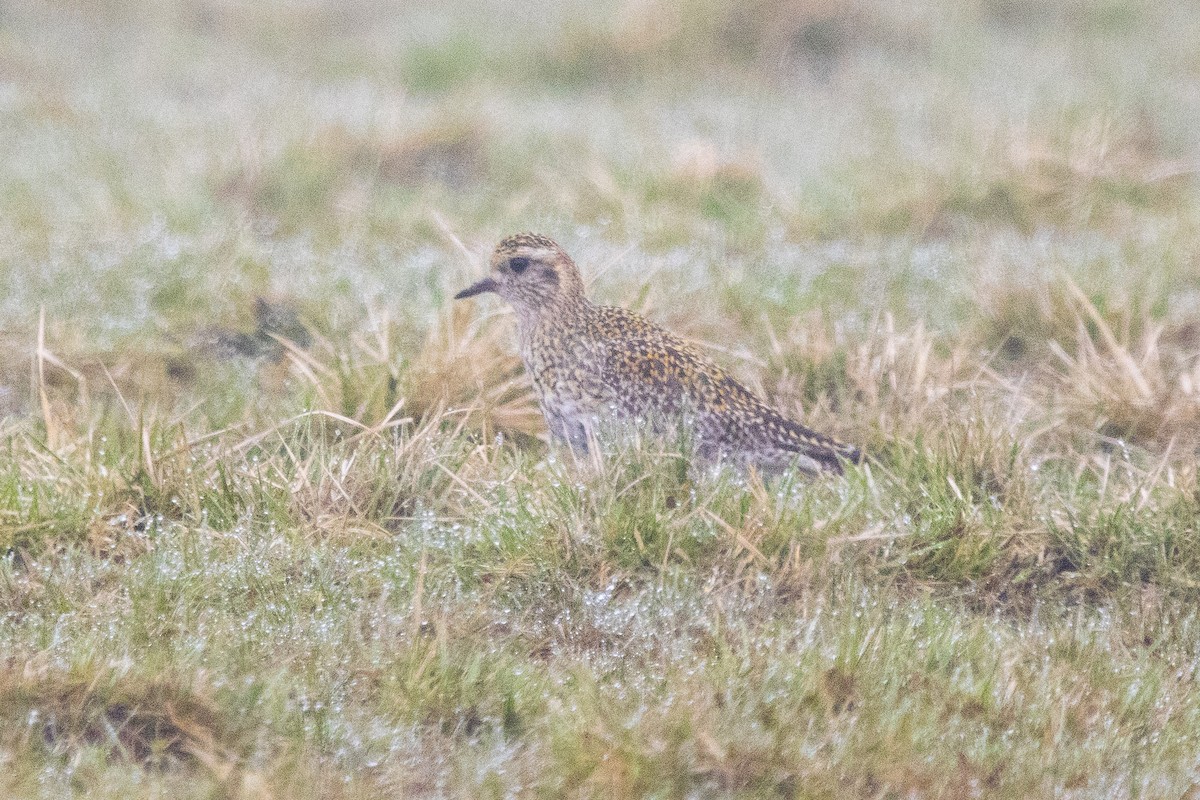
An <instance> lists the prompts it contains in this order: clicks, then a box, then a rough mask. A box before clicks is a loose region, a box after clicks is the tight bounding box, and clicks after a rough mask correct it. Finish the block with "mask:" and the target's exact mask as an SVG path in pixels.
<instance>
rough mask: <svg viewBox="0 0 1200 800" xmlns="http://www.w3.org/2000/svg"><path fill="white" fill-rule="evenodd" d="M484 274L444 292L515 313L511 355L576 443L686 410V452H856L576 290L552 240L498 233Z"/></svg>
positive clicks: (800, 455) (661, 333)
mask: <svg viewBox="0 0 1200 800" xmlns="http://www.w3.org/2000/svg"><path fill="white" fill-rule="evenodd" d="M490 266H491V274H489V275H488V277H486V278H484V279H483V280H481V281H479V282H478V283H476V284H474V285H473V286H471V287H470V288H468V289H464V290H463V291H461V292H459V293H458V294H457V295H455V299H461V298H464V297H471V296H474V295H477V294H480V293H481V292H495V293H497V294H499V295H500V296H501V297H503V298H504V299H505V300H507V301H508V302H509V303H510V304H512V306H513V308H514V309H515V311H516V314H517V321H518V335H519V340H520V341H519V344H520V351H521V357H522V359H523V360H524V362H525V367H526V369H527V370H528V372H529V376H530V378H531V379H532V380H533V385H534V389H535V390H536V391H537V395H538V399H539V402H540V403H541V407H542V412H543V413H544V414H545V416H546V422H547V424H548V425H549V426H550V430H551V432H552V433H553V434H554V435H555V436H557V437H559V438H561V439H564V440H566V441H567V442H569V443H570V444H571V445H572V446H573V447H576V448H586V447H587V442H588V440H589V438H591V437H592V436H594V435H596V431H597V429H598V426H599V427H600V428H603V427H604V425H603V423H606V422H611V421H618V420H639V419H650V418H655V419H670V418H678V417H680V416H681V415H685V414H686V415H687V416H688V417H689V419H690V420H691V421H692V423H693V429H694V432H695V435H696V438H697V444H698V452H699V453H700V454H701V455H703V456H705V457H706V458H710V459H714V460H715V459H718V458H726V459H730V460H733V461H736V462H739V463H743V464H750V465H754V466H756V467H758V468H759V469H763V470H767V471H771V472H775V471H779V470H782V469H785V468H787V467H788V466H792V465H794V466H798V467H800V468H802V469H805V470H808V471H810V472H815V471H818V470H832V471H836V472H840V471H841V468H842V463H843V461H854V462H857V461H859V460H860V459H861V454H860V453H859V451H858V450H857V449H856V448H854V447H852V446H850V445H847V444H843V443H842V442H839V441H837V440H835V439H833V438H831V437H828V436H825V435H823V434H820V433H817V432H816V431H813V430H810V429H808V428H806V427H804V426H803V425H801V424H799V423H798V422H793V421H792V420H790V419H787V418H786V417H784V416H783V415H781V414H780V413H779V412H777V411H775V410H774V409H772V408H771V407H770V406H768V405H766V403H764V402H763V401H762V400H760V399H759V398H758V397H756V396H755V395H754V393H753V392H751V391H750V390H749V389H747V388H746V387H745V386H743V385H742V384H741V383H739V382H738V381H737V380H735V379H734V378H732V377H731V376H729V375H728V374H727V373H726V372H725V371H724V370H723V369H721V368H720V367H719V366H717V365H716V364H715V363H714V362H712V361H711V360H710V359H708V358H707V357H705V356H704V355H702V354H700V353H699V352H697V351H696V350H695V349H694V348H692V347H691V346H690V345H688V344H687V343H686V342H684V341H683V340H682V339H680V338H679V337H677V336H675V335H674V334H672V333H670V332H669V331H667V330H665V329H664V328H662V327H660V326H658V325H655V324H654V323H653V322H650V321H648V320H646V319H644V318H642V317H639V316H638V315H637V314H634V313H633V312H631V311H627V310H625V309H623V308H611V307H607V306H597V305H595V304H593V303H591V302H590V301H589V300H588V299H587V298H586V296H585V295H584V287H583V280H582V278H581V277H580V275H579V268H578V267H576V266H575V262H574V261H572V260H571V257H570V256H568V255H567V254H566V252H565V251H563V249H562V248H561V247H559V246H558V244H557V243H555V242H554V240H552V239H550V238H548V237H546V236H541V235H538V234H532V233H521V234H517V235H516V236H510V237H508V238H507V239H504V240H503V241H502V242H500V244H498V245H497V246H496V249H495V250H494V251H493V252H492V257H491V259H490Z"/></svg>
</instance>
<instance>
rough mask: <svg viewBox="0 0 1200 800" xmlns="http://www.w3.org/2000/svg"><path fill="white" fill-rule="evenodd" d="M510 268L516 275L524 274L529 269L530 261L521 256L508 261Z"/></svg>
mask: <svg viewBox="0 0 1200 800" xmlns="http://www.w3.org/2000/svg"><path fill="white" fill-rule="evenodd" d="M508 268H509V269H511V270H512V271H513V274H514V275H520V274H521V273H522V272H524V271H525V270H527V269H529V259H528V258H521V257H520V256H518V257H517V258H511V259H509V261H508Z"/></svg>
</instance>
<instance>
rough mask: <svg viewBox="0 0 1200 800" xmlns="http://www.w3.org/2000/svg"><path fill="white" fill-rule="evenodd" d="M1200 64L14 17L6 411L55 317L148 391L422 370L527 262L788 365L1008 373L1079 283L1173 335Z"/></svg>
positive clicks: (676, 16)
mask: <svg viewBox="0 0 1200 800" xmlns="http://www.w3.org/2000/svg"><path fill="white" fill-rule="evenodd" d="M1197 42H1200V11H1198V10H1196V8H1195V7H1194V6H1192V5H1190V4H1186V3H1185V4H1179V3H1171V2H1155V1H1153V0H1148V1H1145V2H1141V1H1138V2H1135V1H1134V0H1095V1H1094V2H1092V1H1085V0H1037V1H1036V2H1035V1H1034V0H945V1H943V2H913V3H907V2H904V3H902V2H885V1H881V2H869V1H867V0H858V1H855V0H851V1H849V2H831V1H828V0H792V1H790V2H789V1H788V0H752V1H751V2H726V1H725V0H662V1H661V2H652V1H651V0H617V1H614V2H575V1H574V0H568V1H567V2H555V3H531V2H519V3H518V2H512V3H504V2H482V3H480V2H472V3H465V2H463V3H456V2H438V3H386V2H382V1H377V0H350V2H316V1H311V2H310V1H305V0H267V2H256V3H237V2H224V1H223V0H199V1H198V2H170V1H168V2H145V3H139V2H132V1H129V0H109V1H105V0H100V1H99V2H82V1H75V0H65V1H63V2H20V1H19V0H15V1H10V2H5V3H3V4H2V5H0V137H2V139H3V153H4V157H3V159H0V322H2V323H3V331H4V335H5V336H7V337H8V338H9V339H10V340H12V341H13V342H17V343H19V345H20V346H19V347H18V351H19V352H20V357H19V358H17V357H15V356H10V357H9V362H10V363H7V364H2V365H0V385H3V386H4V387H5V388H4V394H3V397H2V398H0V400H3V402H5V403H6V404H7V407H8V408H9V409H10V410H19V409H21V408H24V407H26V406H27V403H26V395H27V392H25V391H24V389H23V386H24V383H25V382H26V381H27V379H28V378H27V376H28V351H29V347H30V346H32V344H33V335H34V334H33V332H34V330H35V329H36V327H37V324H38V317H39V313H41V312H42V311H44V314H45V331H44V339H45V341H46V342H48V343H52V349H53V350H54V352H56V353H58V354H59V356H60V357H62V358H66V357H67V356H68V355H71V356H74V357H76V358H77V362H76V367H75V368H76V369H77V370H85V365H84V361H86V360H87V358H90V357H91V356H98V357H99V358H100V359H101V360H106V362H107V364H108V366H109V367H110V369H116V373H115V374H116V375H117V377H118V378H121V379H126V378H127V379H128V380H130V381H132V382H133V383H135V384H138V385H151V389H150V391H158V390H159V389H161V388H163V387H164V386H167V387H175V388H177V386H176V385H177V384H183V385H185V386H186V385H188V384H189V382H193V383H194V381H195V380H196V374H197V370H198V369H200V370H201V371H203V369H204V368H205V367H204V365H205V364H207V363H209V362H214V363H219V362H224V361H227V360H229V359H230V358H234V359H236V358H240V357H250V358H255V357H259V356H262V355H263V354H264V352H266V353H267V354H268V355H270V354H274V355H275V356H278V355H279V350H278V345H277V340H278V338H279V337H283V338H287V339H289V340H293V341H297V342H299V343H300V344H301V345H303V346H308V345H309V344H311V342H312V341H313V339H312V337H313V335H314V334H316V335H317V336H318V337H324V338H323V339H320V341H326V342H332V343H333V344H332V345H331V349H332V350H333V351H337V350H338V349H339V348H340V347H341V345H340V344H339V342H345V341H347V340H348V339H350V338H352V337H353V336H354V335H356V334H364V335H366V334H372V335H374V333H377V332H378V329H379V325H380V324H384V325H385V327H386V328H387V329H388V331H389V337H390V338H389V347H391V348H393V352H392V354H391V355H389V356H388V358H387V359H385V360H388V359H390V360H391V361H394V362H397V363H398V362H401V361H405V360H406V359H410V360H411V359H413V358H416V354H417V353H418V352H420V351H422V349H423V348H425V346H426V345H427V344H428V337H429V335H430V331H431V330H433V329H434V327H435V326H436V325H437V324H438V320H439V315H442V314H444V313H448V312H444V308H445V306H446V305H447V298H448V297H449V295H450V294H452V293H453V291H454V290H455V289H457V288H458V287H461V286H463V285H465V283H466V282H467V281H469V280H471V279H473V277H475V276H477V274H478V273H479V272H480V271H481V270H482V269H483V266H482V262H481V257H482V255H483V254H484V253H486V251H487V249H488V248H489V247H490V245H491V244H492V243H493V242H494V241H495V240H497V239H498V238H499V237H500V236H502V235H505V234H508V233H512V232H514V231H518V230H527V229H529V230H537V231H541V232H544V233H547V234H550V235H552V236H554V237H556V238H558V239H559V240H560V241H561V242H562V243H563V244H564V246H565V247H567V249H568V250H569V251H570V252H572V253H573V254H574V255H575V256H576V258H577V260H578V261H579V262H580V263H581V264H582V265H583V267H584V270H585V272H586V273H588V274H589V275H591V276H593V277H597V276H598V280H597V281H596V285H595V291H596V293H597V296H598V297H600V299H602V300H606V301H612V302H622V303H626V304H633V305H635V306H637V307H638V308H640V309H641V310H643V311H645V312H647V313H651V314H652V315H654V316H657V317H658V318H660V319H664V320H665V321H667V322H668V323H670V324H672V325H674V326H675V327H677V328H681V329H682V330H683V332H685V333H687V334H688V335H691V336H694V337H695V338H697V339H700V340H704V341H719V340H727V339H728V338H729V337H733V338H734V340H735V341H739V342H742V343H744V345H745V351H744V354H745V355H746V358H747V359H751V357H750V355H749V354H751V353H758V354H759V355H760V357H766V358H769V359H771V361H770V362H769V363H768V366H779V364H780V363H781V361H780V360H781V359H783V360H786V358H784V357H783V356H778V357H777V356H775V355H770V354H771V353H772V352H774V351H778V350H779V347H778V346H777V342H776V343H773V340H772V335H773V334H772V333H771V331H772V330H774V331H775V332H776V333H778V332H779V331H780V330H784V331H785V332H786V329H787V328H788V327H789V325H791V322H789V321H790V320H794V319H796V318H797V317H798V316H804V315H808V316H804V318H805V319H809V320H811V319H812V318H813V317H812V315H814V314H816V315H819V317H820V319H819V321H818V322H819V324H818V325H817V328H818V329H820V330H822V331H825V332H826V333H827V334H828V337H832V338H831V339H830V341H831V342H833V343H832V344H830V345H829V348H827V349H830V348H832V349H831V352H832V350H836V348H837V347H838V344H837V341H844V340H837V336H840V335H842V334H844V333H845V332H847V331H849V332H850V335H852V336H853V335H854V332H855V331H858V332H861V331H863V330H866V329H868V328H871V326H873V325H876V324H877V323H878V321H879V319H880V318H881V315H884V314H886V315H888V316H889V317H890V318H894V319H895V320H896V324H897V325H900V326H901V327H904V326H908V325H912V324H914V323H916V322H921V323H922V324H924V325H927V326H929V327H930V328H932V329H933V330H935V331H938V332H940V333H945V334H950V335H952V336H961V337H965V340H968V341H970V342H972V343H973V344H976V345H978V348H979V351H978V352H980V353H983V354H984V355H985V357H990V356H989V355H988V354H994V353H1001V354H1002V355H1004V356H1007V357H1013V358H1018V359H1019V358H1022V357H1024V356H1027V355H1029V353H1030V352H1032V351H1035V350H1036V349H1037V347H1038V344H1039V342H1042V341H1043V340H1045V339H1046V338H1047V337H1051V338H1052V337H1053V336H1054V335H1055V334H1056V333H1057V331H1056V326H1057V325H1059V324H1060V322H1061V324H1062V325H1063V326H1065V328H1066V335H1067V336H1068V337H1072V336H1074V332H1073V326H1074V319H1075V317H1077V316H1078V315H1077V314H1076V315H1068V317H1069V319H1067V320H1066V321H1062V320H1057V318H1056V316H1055V314H1056V312H1055V307H1056V306H1055V304H1056V303H1059V300H1056V299H1055V298H1056V297H1057V295H1055V294H1054V293H1055V292H1056V291H1057V292H1059V294H1060V295H1062V294H1063V292H1065V291H1066V290H1064V289H1062V288H1061V287H1058V288H1056V287H1055V286H1054V285H1052V284H1053V282H1054V281H1053V278H1054V276H1061V275H1066V276H1069V278H1070V280H1071V281H1072V282H1073V283H1075V284H1077V285H1078V286H1079V287H1082V291H1083V292H1084V293H1085V294H1086V295H1087V296H1089V297H1090V298H1091V300H1092V303H1093V304H1094V305H1095V308H1096V309H1097V310H1098V311H1099V312H1100V313H1101V314H1102V315H1109V314H1115V316H1113V317H1112V319H1111V320H1110V321H1111V322H1112V324H1113V325H1116V326H1117V327H1120V326H1121V325H1124V326H1125V328H1126V329H1131V330H1132V333H1131V335H1136V334H1137V332H1138V331H1137V330H1136V329H1138V328H1139V326H1141V325H1143V323H1144V321H1145V320H1146V319H1148V318H1151V319H1155V320H1159V321H1161V322H1162V323H1163V324H1165V325H1167V326H1168V327H1169V328H1170V329H1171V330H1172V331H1175V332H1177V333H1179V335H1180V336H1185V338H1186V336H1190V330H1191V329H1190V328H1188V325H1189V324H1190V323H1189V321H1190V320H1192V319H1194V316H1195V311H1196V300H1197V291H1198V287H1200V284H1198V282H1197V277H1196V272H1197V265H1196V258H1197V253H1198V252H1200V247H1198V244H1200V239H1198V238H1197V234H1196V226H1197V222H1198V221H1200V220H1198V217H1197V213H1196V203H1195V200H1196V196H1197V193H1196V180H1195V177H1196V169H1197V163H1198V158H1200V126H1198V125H1197V124H1196V121H1197V120H1200V48H1198V47H1197V44H1196V43H1197ZM1063 297H1066V295H1063ZM1060 299H1061V298H1060ZM668 300H669V302H665V301H668ZM1062 302H1072V301H1070V298H1067V299H1066V300H1062ZM1059 304H1061V303H1059ZM1118 312H1120V313H1118ZM1085 316H1086V315H1085ZM380 320H384V321H385V323H380ZM456 324H457V323H456ZM731 325H732V326H733V328H732V329H731V328H730V326H731ZM451 327H453V326H451ZM776 338H778V336H776ZM500 342H502V340H500ZM500 342H498V343H497V347H498V348H499V349H498V350H497V353H500V354H501V355H497V356H496V357H498V358H499V357H502V356H503V357H509V356H510V355H511V348H510V350H509V351H505V350H504V347H503V346H502V344H501V343H500ZM342 349H344V348H342ZM819 349H820V348H814V346H811V343H810V345H809V346H806V348H802V350H803V353H802V357H800V361H803V362H804V364H807V365H808V366H809V367H811V366H812V364H811V363H810V362H813V361H814V360H815V361H820V360H821V358H822V356H821V352H818V351H819ZM764 353H766V354H767V355H766V356H763V354H764ZM393 356H394V358H393ZM739 358H740V357H739V356H738V355H737V354H734V361H735V363H738V364H742V363H743V362H742V361H741V360H739ZM510 366H511V364H510ZM743 366H745V369H746V371H747V372H748V373H750V374H752V375H753V374H758V373H760V372H761V371H762V367H763V363H762V362H761V361H754V360H753V359H751V360H749V361H746V362H745V364H744V365H743ZM784 366H786V364H785V365H784ZM817 366H820V365H819V364H818V365H817ZM806 368H807V367H806ZM239 370H241V367H239V368H238V370H235V371H239ZM50 371H51V373H55V374H57V371H56V369H55V368H54V367H53V365H52V366H51V367H50ZM391 371H392V373H394V374H393V375H392V379H393V382H394V381H395V380H400V381H401V382H403V373H404V369H403V368H402V367H401V366H397V364H393V365H392V367H391ZM768 371H770V370H768ZM135 372H136V373H137V375H136V376H134V373H135ZM810 372H811V370H810ZM816 372H817V373H820V370H819V369H818V370H817V371H816ZM505 374H508V373H505ZM814 374H815V373H814ZM821 374H823V373H821ZM51 377H53V376H51ZM60 377H61V378H62V381H63V382H64V385H68V386H73V385H74V383H75V379H74V378H72V377H69V376H66V375H61V376H60ZM818 378H820V375H818ZM97 383H99V384H106V383H107V381H106V380H104V379H100V380H97V381H93V388H95V384H97ZM14 387H17V388H14ZM784 388H786V387H784ZM810 388H812V387H810ZM813 392H815V393H816V394H818V395H819V394H820V387H816V388H815V389H813ZM206 402H208V401H206ZM380 402H383V401H380ZM351 406H353V403H351ZM206 408H207V409H208V412H209V413H210V414H213V415H215V417H214V418H216V417H235V416H237V414H239V413H240V410H241V406H240V405H239V402H234V401H231V404H230V405H229V408H226V409H225V410H224V411H222V410H221V409H220V408H217V407H216V406H214V405H212V403H209V404H208V405H207V406H206ZM531 419H533V420H534V422H536V418H535V417H531ZM217 421H220V420H217ZM531 424H534V423H531Z"/></svg>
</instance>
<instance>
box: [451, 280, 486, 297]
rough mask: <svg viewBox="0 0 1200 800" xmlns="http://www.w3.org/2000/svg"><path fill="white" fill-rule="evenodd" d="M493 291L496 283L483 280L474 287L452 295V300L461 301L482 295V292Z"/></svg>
mask: <svg viewBox="0 0 1200 800" xmlns="http://www.w3.org/2000/svg"><path fill="white" fill-rule="evenodd" d="M494 291H496V282H495V281H494V280H492V279H491V278H484V279H483V280H481V281H480V282H479V283H477V284H475V285H474V286H468V287H467V288H466V289H463V290H462V291H461V292H459V293H458V294H456V295H454V299H455V300H462V299H464V298H467V297H474V296H475V295H477V294H483V293H484V292H494Z"/></svg>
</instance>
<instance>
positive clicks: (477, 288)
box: [454, 233, 583, 317]
mask: <svg viewBox="0 0 1200 800" xmlns="http://www.w3.org/2000/svg"><path fill="white" fill-rule="evenodd" d="M489 264H490V266H491V273H490V274H489V275H488V276H487V277H486V278H484V279H483V280H481V281H479V282H478V283H476V284H474V285H473V286H470V287H468V288H466V289H463V290H462V291H461V292H459V293H458V294H456V295H454V299H455V300H461V299H463V298H464V297H474V296H475V295H477V294H482V293H483V292H495V293H496V294H498V295H500V296H501V297H503V298H504V299H505V300H507V301H508V302H509V303H511V304H512V306H513V308H514V309H516V311H517V313H518V314H519V315H521V316H523V317H524V316H538V315H540V314H543V313H547V312H554V311H555V310H558V309H564V308H566V307H568V306H570V305H572V304H574V303H577V302H581V301H583V280H582V279H581V278H580V277H579V268H578V267H576V266H575V262H574V261H572V260H571V257H570V256H569V255H567V254H566V252H565V251H564V250H563V249H562V248H561V247H559V246H558V244H557V243H556V242H555V241H554V240H553V239H551V238H549V237H547V236H541V235H538V234H536V233H518V234H517V235H516V236H509V237H508V238H507V239H504V240H503V241H501V242H500V244H498V245H496V249H495V250H493V251H492V257H491V259H490V260H489Z"/></svg>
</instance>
